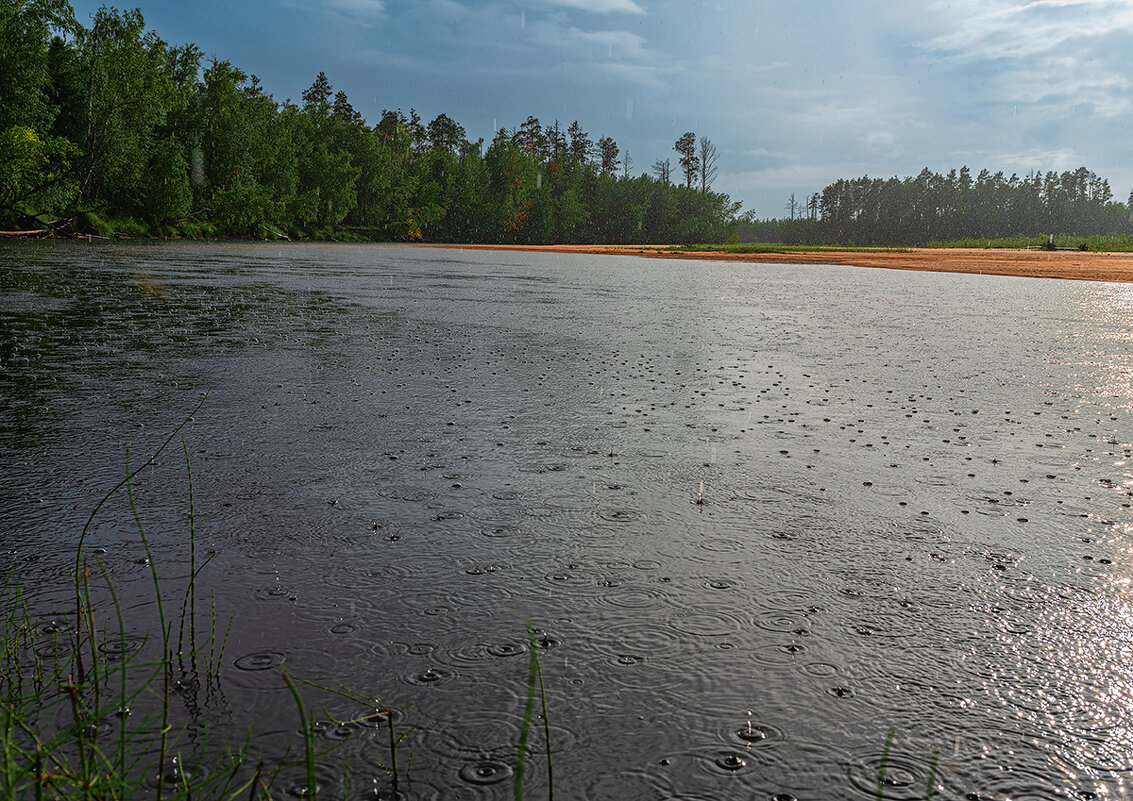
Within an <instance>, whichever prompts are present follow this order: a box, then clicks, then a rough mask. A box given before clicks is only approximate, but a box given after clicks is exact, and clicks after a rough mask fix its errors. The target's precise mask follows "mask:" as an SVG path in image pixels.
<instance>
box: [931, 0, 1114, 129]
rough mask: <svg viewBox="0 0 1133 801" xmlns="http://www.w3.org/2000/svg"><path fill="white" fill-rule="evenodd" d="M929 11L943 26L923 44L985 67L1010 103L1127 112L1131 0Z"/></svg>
mask: <svg viewBox="0 0 1133 801" xmlns="http://www.w3.org/2000/svg"><path fill="white" fill-rule="evenodd" d="M930 10H931V12H933V13H935V14H936V15H937V16H938V17H939V19H940V20H941V23H942V24H941V25H940V27H942V28H944V30H945V32H944V33H942V34H939V35H937V36H933V37H930V38H928V39H926V40H925V41H923V42H922V43H921V47H922V50H923V52H925V53H927V54H929V55H930V56H932V57H936V58H938V59H940V63H941V64H942V65H944V66H953V67H956V68H958V69H979V70H980V71H981V72H983V73H985V74H987V75H990V76H991V78H990V80H989V81H988V84H989V87H990V88H991V89H992V90H993V91H994V92H995V93H996V94H998V96H999V97H998V99H999V100H1001V101H1005V102H1009V103H1030V104H1036V105H1051V104H1054V105H1067V106H1071V107H1074V108H1078V109H1083V108H1084V109H1088V110H1090V111H1091V112H1092V113H1093V114H1094V115H1095V116H1098V117H1114V116H1117V115H1120V114H1124V113H1127V112H1128V109H1129V107H1130V100H1131V99H1130V96H1129V93H1130V88H1131V84H1130V82H1129V80H1128V79H1127V78H1126V75H1127V72H1128V69H1127V66H1128V65H1127V59H1126V57H1125V56H1126V53H1128V48H1129V46H1130V45H1131V44H1133V3H1130V2H1128V0H1034V2H1028V3H1018V2H1009V0H953V2H950V3H943V2H937V3H935V4H934V5H932V6H930Z"/></svg>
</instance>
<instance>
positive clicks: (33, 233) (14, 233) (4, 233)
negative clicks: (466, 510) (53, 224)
mask: <svg viewBox="0 0 1133 801" xmlns="http://www.w3.org/2000/svg"><path fill="white" fill-rule="evenodd" d="M52 233H55V232H54V231H52V230H51V229H50V228H37V229H35V230H34V231H0V236H11V237H20V236H43V235H44V234H52Z"/></svg>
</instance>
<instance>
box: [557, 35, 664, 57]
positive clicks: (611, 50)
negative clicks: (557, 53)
mask: <svg viewBox="0 0 1133 801" xmlns="http://www.w3.org/2000/svg"><path fill="white" fill-rule="evenodd" d="M570 35H572V36H574V37H575V38H576V39H578V40H579V41H582V42H588V43H591V44H595V45H599V46H600V47H601V48H603V49H607V51H608V55H609V57H610V58H643V57H644V56H645V55H646V52H645V39H644V38H642V37H641V36H638V35H637V34H636V33H629V32H628V31H580V30H577V29H571V31H570Z"/></svg>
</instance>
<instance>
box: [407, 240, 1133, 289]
mask: <svg viewBox="0 0 1133 801" xmlns="http://www.w3.org/2000/svg"><path fill="white" fill-rule="evenodd" d="M421 247H443V248H464V249H477V250H523V251H535V252H540V251H541V252H548V253H596V254H603V255H619V256H645V257H648V258H658V259H707V260H718V261H738V262H749V263H753V264H832V265H847V266H853V267H883V268H886V269H891V270H928V271H935V272H952V273H988V274H994V275H1014V276H1020V277H1025V278H1072V279H1076V280H1082V281H1123V282H1133V253H1090V252H1082V251H1061V250H1060V251H1044V250H1001V249H984V248H910V249H908V250H902V251H866V252H855V251H803V252H790V253H717V252H712V251H697V252H672V251H667V250H664V248H665V247H666V246H664V245H422V246H421Z"/></svg>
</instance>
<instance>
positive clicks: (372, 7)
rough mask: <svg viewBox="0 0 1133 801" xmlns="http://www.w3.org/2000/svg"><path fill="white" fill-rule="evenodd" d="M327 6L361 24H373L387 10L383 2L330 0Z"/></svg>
mask: <svg viewBox="0 0 1133 801" xmlns="http://www.w3.org/2000/svg"><path fill="white" fill-rule="evenodd" d="M327 5H329V6H330V7H331V8H332V9H334V10H335V11H337V12H338V13H340V14H343V15H344V16H347V17H350V18H352V19H354V20H356V21H359V22H372V21H373V20H376V19H377V18H379V17H381V16H382V15H383V14H385V10H386V7H385V3H384V2H383V1H382V0H330V2H329V3H328V4H327Z"/></svg>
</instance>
